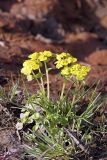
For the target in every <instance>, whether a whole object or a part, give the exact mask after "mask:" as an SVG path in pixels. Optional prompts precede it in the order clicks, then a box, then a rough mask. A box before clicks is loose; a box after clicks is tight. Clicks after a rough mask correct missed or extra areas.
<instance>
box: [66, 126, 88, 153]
mask: <svg viewBox="0 0 107 160" xmlns="http://www.w3.org/2000/svg"><path fill="white" fill-rule="evenodd" d="M64 130H65V132H66V133H67V134H68V135H69V136H70V138H71V139H73V140H74V142H75V143H76V145H77V146H79V147H80V148H81V150H82V151H84V152H85V153H87V150H86V148H85V146H83V144H82V143H81V142H80V141H79V140H78V139H77V138H76V137H75V135H74V133H73V132H71V131H70V132H69V130H68V129H66V128H64Z"/></svg>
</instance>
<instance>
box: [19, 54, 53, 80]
mask: <svg viewBox="0 0 107 160" xmlns="http://www.w3.org/2000/svg"><path fill="white" fill-rule="evenodd" d="M51 56H52V53H51V52H50V51H44V52H35V53H33V54H31V55H29V56H28V57H29V59H28V60H26V61H25V62H24V63H23V68H22V69H21V73H23V74H24V75H26V76H27V79H28V80H29V81H30V80H32V79H33V74H32V73H33V71H35V70H38V69H39V68H40V67H41V65H42V63H41V62H43V61H48V59H49V58H50V57H51Z"/></svg>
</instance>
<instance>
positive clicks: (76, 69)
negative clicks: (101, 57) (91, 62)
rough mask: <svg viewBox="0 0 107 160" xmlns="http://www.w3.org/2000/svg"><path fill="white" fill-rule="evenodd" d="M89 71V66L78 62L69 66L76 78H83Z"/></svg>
mask: <svg viewBox="0 0 107 160" xmlns="http://www.w3.org/2000/svg"><path fill="white" fill-rule="evenodd" d="M89 71H90V67H88V66H82V65H80V64H74V65H73V66H72V67H71V68H70V72H71V74H72V75H75V76H76V78H77V79H78V80H83V79H84V78H85V76H86V75H87V74H88V72H89Z"/></svg>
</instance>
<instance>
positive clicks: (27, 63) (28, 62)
mask: <svg viewBox="0 0 107 160" xmlns="http://www.w3.org/2000/svg"><path fill="white" fill-rule="evenodd" d="M40 65H41V63H40V62H39V61H35V60H26V61H25V62H24V63H23V66H24V67H29V68H30V69H31V70H36V69H39V67H40Z"/></svg>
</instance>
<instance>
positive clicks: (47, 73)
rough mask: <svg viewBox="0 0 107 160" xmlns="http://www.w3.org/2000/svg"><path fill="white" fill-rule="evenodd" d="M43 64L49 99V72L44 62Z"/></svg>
mask: <svg viewBox="0 0 107 160" xmlns="http://www.w3.org/2000/svg"><path fill="white" fill-rule="evenodd" d="M44 64H45V71H46V79H47V98H48V99H49V97H50V86H49V72H48V67H47V64H46V62H44Z"/></svg>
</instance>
